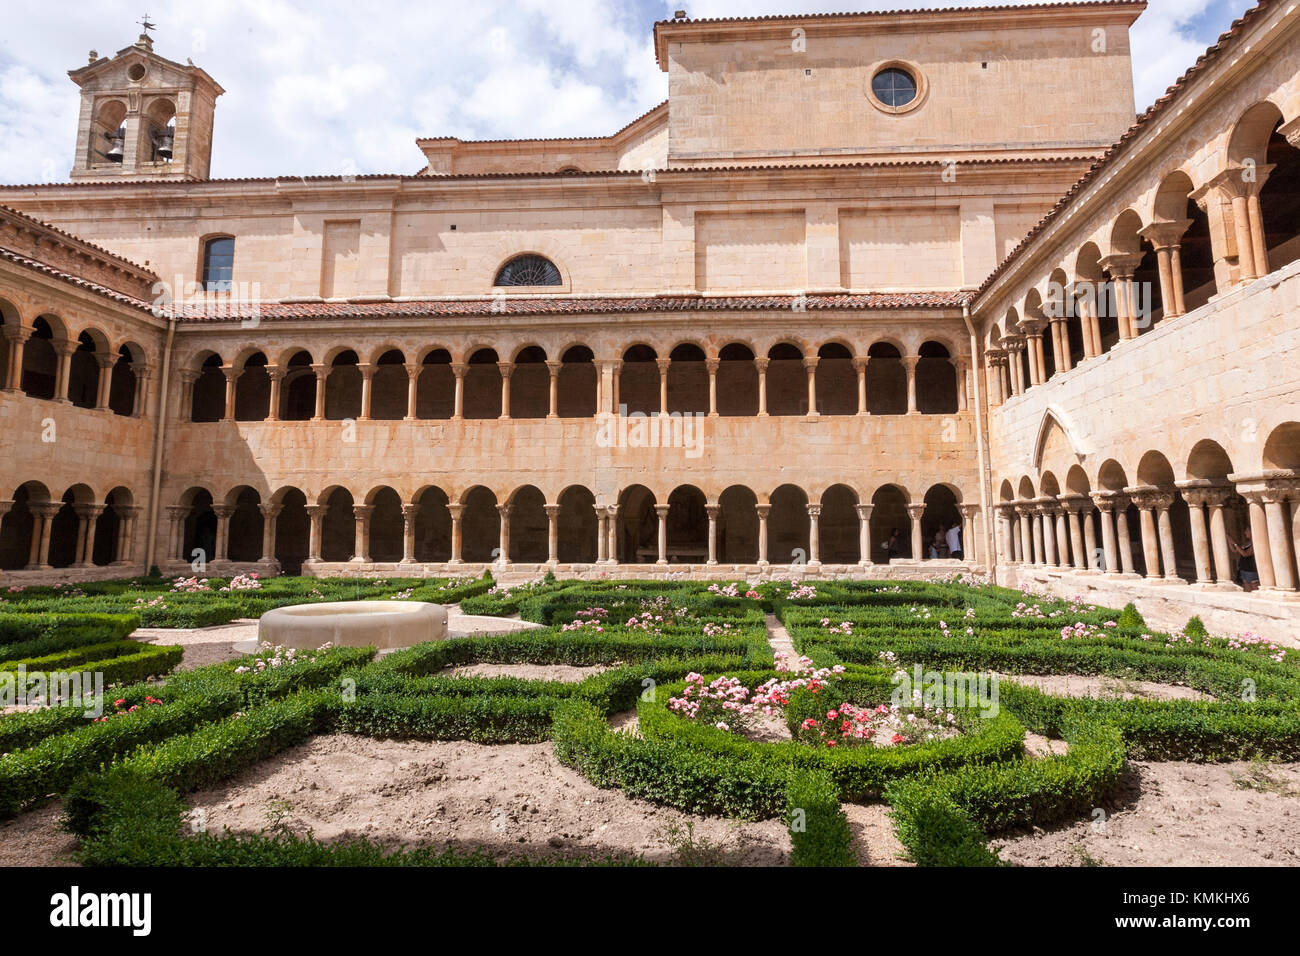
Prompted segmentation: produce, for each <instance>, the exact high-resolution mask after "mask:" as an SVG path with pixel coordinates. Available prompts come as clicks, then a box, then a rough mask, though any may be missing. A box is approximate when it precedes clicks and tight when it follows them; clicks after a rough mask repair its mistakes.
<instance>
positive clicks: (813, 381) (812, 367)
mask: <svg viewBox="0 0 1300 956" xmlns="http://www.w3.org/2000/svg"><path fill="white" fill-rule="evenodd" d="M819 361H821V360H820V359H819V358H817V356H815V355H814V356H813V357H811V358H805V359H804V360H803V367H804V369H806V370H807V372H808V416H809V417H810V418H815V417H816V416H817V415H819V414H820V413H819V412H818V411H817V363H818V362H819Z"/></svg>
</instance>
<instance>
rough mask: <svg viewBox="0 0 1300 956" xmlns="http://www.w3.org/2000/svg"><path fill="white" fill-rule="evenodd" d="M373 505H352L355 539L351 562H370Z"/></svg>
mask: <svg viewBox="0 0 1300 956" xmlns="http://www.w3.org/2000/svg"><path fill="white" fill-rule="evenodd" d="M374 510H375V506H374V505H355V504H354V505H353V506H352V517H353V519H354V521H355V526H356V539H355V541H354V543H353V545H352V563H353V564H369V563H370V516H371V514H373V513H374Z"/></svg>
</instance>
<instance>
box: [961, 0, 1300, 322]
mask: <svg viewBox="0 0 1300 956" xmlns="http://www.w3.org/2000/svg"><path fill="white" fill-rule="evenodd" d="M1275 2H1276V0H1258V2H1257V3H1256V4H1255V6H1253V7H1251V8H1250V9H1249V10H1247V11H1246V12H1245V13H1244V14H1242V15H1241V17H1240V18H1238V19H1237V20H1234V21H1233V22H1232V25H1231V26H1230V27H1228V29H1227V30H1226V31H1225V32H1224V33H1223V34H1221V35H1220V37H1219V39H1218V41H1217V42H1216V43H1215V44H1214V45H1213V46H1211V47H1210V48H1209V49H1207V50H1206V51H1205V52H1204V53H1203V54H1201V55H1200V56H1199V57H1197V59H1196V62H1195V63H1194V64H1192V66H1191V67H1190V68H1188V70H1187V71H1186V72H1185V73H1184V74H1183V75H1182V76H1180V77H1179V78H1178V79H1177V80H1175V81H1174V84H1173V85H1172V86H1170V87H1169V89H1168V90H1166V91H1165V94H1164V96H1162V97H1160V98H1159V99H1158V100H1156V101H1155V102H1154V103H1152V104H1151V106H1149V107H1148V108H1147V110H1146V112H1144V113H1143V114H1142V115H1141V116H1139V117H1138V118H1137V120H1136V121H1135V122H1134V123H1133V125H1132V126H1130V127H1129V128H1128V129H1127V130H1126V131H1125V133H1124V135H1123V136H1121V137H1120V138H1119V139H1118V140H1117V141H1116V142H1115V144H1114V145H1113V146H1111V147H1110V148H1109V149H1108V150H1106V152H1105V153H1104V154H1102V156H1101V158H1100V159H1098V160H1097V161H1096V162H1095V163H1093V164H1092V166H1091V167H1090V168H1089V169H1088V171H1087V172H1086V173H1084V174H1083V176H1082V177H1081V178H1080V179H1079V181H1078V182H1077V183H1075V184H1074V185H1073V186H1071V187H1070V189H1069V190H1068V191H1067V192H1066V194H1065V195H1064V196H1062V197H1061V198H1060V199H1059V200H1057V202H1056V205H1055V206H1053V207H1052V208H1051V209H1050V210H1049V211H1048V213H1047V215H1045V216H1044V217H1043V218H1042V219H1040V220H1039V221H1038V224H1037V225H1036V226H1034V228H1033V229H1031V230H1029V233H1028V235H1026V236H1025V238H1024V239H1022V240H1021V241H1020V244H1019V245H1017V246H1016V247H1015V248H1014V249H1012V250H1011V252H1010V253H1008V255H1007V257H1006V258H1005V259H1003V260H1002V262H1001V263H999V264H998V267H997V268H996V269H994V270H993V272H992V273H990V275H989V276H988V278H987V279H985V280H984V281H983V282H982V283H981V284H980V287H979V289H978V290H977V291H976V298H978V297H979V296H981V295H983V294H984V293H985V292H987V291H988V289H989V287H990V286H992V285H993V283H994V282H996V281H997V280H998V279H999V278H1000V277H1001V276H1002V275H1003V274H1004V273H1006V272H1007V271H1008V270H1009V269H1010V268H1011V267H1012V266H1013V265H1014V264H1015V263H1016V260H1017V259H1019V258H1020V256H1021V255H1022V254H1023V253H1024V251H1025V250H1026V249H1027V248H1029V246H1030V245H1031V244H1032V243H1033V241H1034V239H1036V238H1037V237H1038V236H1039V235H1041V234H1042V232H1043V230H1045V229H1046V228H1047V227H1048V226H1049V225H1051V224H1052V222H1054V221H1055V220H1056V219H1057V217H1059V216H1060V215H1061V214H1062V213H1063V212H1064V211H1065V210H1066V209H1068V208H1069V207H1070V206H1071V205H1072V204H1073V203H1074V202H1075V200H1076V199H1077V198H1078V197H1079V195H1080V194H1081V193H1082V192H1083V190H1084V188H1085V187H1086V186H1088V184H1090V183H1091V182H1093V181H1094V180H1095V179H1096V178H1097V177H1098V176H1099V175H1100V174H1101V172H1102V171H1103V170H1105V169H1107V168H1109V167H1110V166H1111V165H1113V164H1114V163H1115V162H1117V161H1118V157H1119V156H1121V155H1122V154H1123V153H1124V152H1125V151H1126V150H1128V149H1129V148H1130V147H1131V146H1132V144H1133V143H1134V141H1136V139H1137V138H1138V136H1139V135H1140V134H1141V133H1142V132H1143V131H1144V130H1145V129H1146V128H1147V127H1148V126H1150V125H1151V123H1152V121H1153V120H1155V119H1156V118H1157V117H1158V116H1160V115H1161V114H1163V113H1164V112H1165V111H1166V110H1167V109H1169V108H1170V107H1171V106H1172V105H1173V104H1174V103H1176V102H1177V101H1178V100H1179V99H1180V98H1181V97H1182V96H1183V95H1184V94H1185V92H1186V90H1187V87H1188V84H1190V83H1191V81H1192V80H1193V79H1195V78H1196V77H1197V76H1198V75H1199V74H1201V73H1203V72H1204V71H1205V70H1206V69H1208V68H1209V67H1210V66H1211V65H1213V64H1214V62H1215V61H1216V60H1218V59H1219V58H1220V57H1221V56H1222V55H1223V54H1224V52H1225V51H1226V50H1228V49H1230V48H1231V47H1232V46H1233V45H1234V43H1235V41H1236V40H1238V39H1239V38H1240V37H1241V34H1242V32H1243V31H1244V30H1245V28H1246V27H1247V26H1248V25H1249V24H1250V23H1251V22H1252V21H1254V20H1255V19H1256V18H1258V17H1259V16H1261V15H1262V14H1263V13H1264V11H1265V10H1267V9H1268V8H1269V7H1271V6H1272V5H1273V4H1274V3H1275Z"/></svg>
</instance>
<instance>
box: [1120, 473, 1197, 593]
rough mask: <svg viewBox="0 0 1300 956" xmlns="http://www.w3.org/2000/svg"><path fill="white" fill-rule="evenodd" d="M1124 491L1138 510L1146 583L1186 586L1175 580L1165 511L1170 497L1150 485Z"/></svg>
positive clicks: (1175, 561) (1170, 528) (1174, 559)
mask: <svg viewBox="0 0 1300 956" xmlns="http://www.w3.org/2000/svg"><path fill="white" fill-rule="evenodd" d="M1124 490H1125V493H1126V494H1128V496H1129V497H1130V498H1131V499H1132V501H1133V503H1134V504H1135V505H1137V508H1138V515H1139V521H1140V523H1141V528H1142V555H1143V559H1144V561H1145V563H1146V579H1147V581H1149V582H1153V583H1154V582H1162V583H1165V584H1185V583H1187V582H1185V581H1183V579H1182V578H1180V577H1179V576H1178V558H1177V554H1176V552H1175V550H1174V531H1173V522H1172V520H1171V519H1170V514H1169V509H1170V507H1171V506H1172V505H1173V503H1174V496H1173V494H1172V493H1170V492H1167V491H1165V490H1163V489H1161V488H1157V487H1154V486H1152V485H1140V486H1137V487H1134V488H1126V489H1124ZM1162 568H1163V573H1162V572H1161V569H1162Z"/></svg>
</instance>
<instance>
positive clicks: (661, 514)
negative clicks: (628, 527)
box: [655, 505, 669, 564]
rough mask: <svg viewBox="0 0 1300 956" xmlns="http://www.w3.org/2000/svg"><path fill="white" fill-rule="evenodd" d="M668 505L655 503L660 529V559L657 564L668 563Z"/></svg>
mask: <svg viewBox="0 0 1300 956" xmlns="http://www.w3.org/2000/svg"><path fill="white" fill-rule="evenodd" d="M668 507H669V506H668V505H655V517H656V518H657V519H658V530H659V559H658V560H657V561H656V562H655V564H667V563H668Z"/></svg>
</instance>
